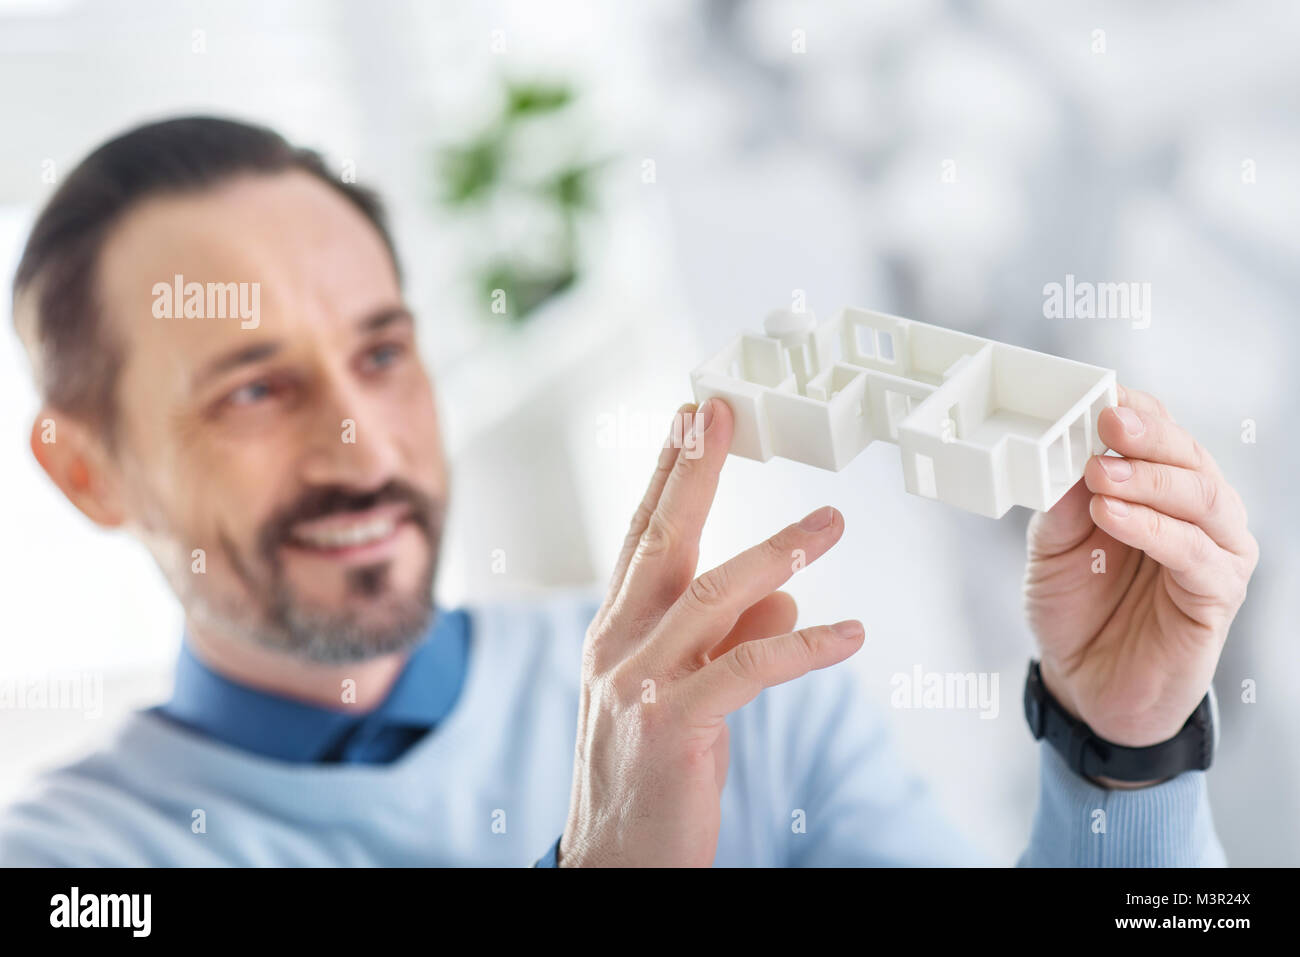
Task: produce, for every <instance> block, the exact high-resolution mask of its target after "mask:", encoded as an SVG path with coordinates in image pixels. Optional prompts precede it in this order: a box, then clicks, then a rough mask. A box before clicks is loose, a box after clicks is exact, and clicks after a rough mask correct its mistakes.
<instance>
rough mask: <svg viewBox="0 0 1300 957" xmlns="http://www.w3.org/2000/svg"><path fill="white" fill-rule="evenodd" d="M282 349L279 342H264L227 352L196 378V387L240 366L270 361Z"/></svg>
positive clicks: (209, 364)
mask: <svg viewBox="0 0 1300 957" xmlns="http://www.w3.org/2000/svg"><path fill="white" fill-rule="evenodd" d="M280 349H281V345H280V343H278V342H263V343H260V344H258V345H255V346H245V347H244V348H242V349H236V350H234V351H233V352H227V353H226V354H224V355H222V356H218V357H217V358H216V359H213V360H212V361H211V362H209V363H208V364H207V365H206V366H204V367H203V369H202V370H201V371H200V372H199V373H198V374H197V375H196V376H195V377H194V386H195V388H198V387H200V386H202V385H204V384H205V383H207V382H210V381H211V380H213V379H215V378H216V377H217V376H219V375H222V374H223V373H226V372H229V371H230V370H231V369H237V368H239V367H240V366H245V365H252V364H253V363H255V362H261V361H262V360H263V359H269V358H270V357H271V356H273V355H275V354H276V353H277V352H279V351H280Z"/></svg>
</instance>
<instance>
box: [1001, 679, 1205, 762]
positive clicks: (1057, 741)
mask: <svg viewBox="0 0 1300 957" xmlns="http://www.w3.org/2000/svg"><path fill="white" fill-rule="evenodd" d="M1216 711H1217V708H1216V706H1215V700H1214V689H1213V688H1211V689H1210V690H1209V692H1208V693H1207V694H1206V695H1205V697H1204V698H1203V699H1202V700H1201V703H1200V704H1199V705H1198V706H1197V708H1196V710H1195V711H1193V712H1192V714H1191V717H1189V718H1188V719H1187V723H1186V724H1184V725H1183V727H1182V729H1181V730H1180V731H1179V732H1178V733H1177V734H1176V735H1174V736H1173V737H1172V738H1170V739H1169V740H1168V741H1161V742H1160V743H1159V744H1153V745H1150V746H1149V747H1145V748H1128V747H1125V746H1123V745H1120V744H1111V743H1110V742H1109V741H1106V740H1104V739H1102V738H1099V737H1097V735H1095V734H1094V733H1093V731H1092V729H1091V728H1089V727H1088V726H1087V725H1086V724H1084V723H1083V722H1082V721H1079V720H1077V719H1076V718H1074V717H1072V716H1071V715H1070V714H1069V713H1068V712H1067V711H1066V710H1065V709H1064V708H1063V707H1061V705H1060V703H1059V702H1058V701H1057V700H1056V699H1055V698H1053V697H1052V695H1051V693H1050V692H1048V690H1047V686H1046V685H1044V684H1043V676H1042V673H1041V671H1040V670H1039V667H1038V662H1037V661H1031V662H1030V663H1029V675H1028V677H1027V678H1026V679H1025V720H1027V721H1028V722H1029V730H1030V731H1031V732H1032V733H1033V735H1034V738H1035V740H1042V739H1043V738H1046V739H1047V741H1048V743H1050V744H1051V745H1052V747H1054V748H1055V749H1056V750H1057V752H1059V753H1060V755H1061V756H1062V757H1063V758H1064V759H1065V762H1066V764H1067V765H1069V767H1070V768H1071V770H1073V771H1074V772H1075V773H1076V774H1081V775H1083V776H1084V777H1086V778H1111V779H1113V780H1116V781H1162V780H1165V779H1167V778H1172V777H1174V776H1175V775H1177V774H1181V773H1182V772H1184V771H1194V770H1196V771H1204V770H1205V769H1207V768H1208V767H1209V766H1210V764H1211V763H1212V762H1213V761H1214V751H1215V745H1216V738H1217V737H1218V715H1217V714H1216Z"/></svg>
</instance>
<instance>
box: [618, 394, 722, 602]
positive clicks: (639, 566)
mask: <svg viewBox="0 0 1300 957" xmlns="http://www.w3.org/2000/svg"><path fill="white" fill-rule="evenodd" d="M699 427H700V428H699V431H698V432H695V433H692V434H691V436H690V438H689V440H688V441H687V442H684V444H683V448H682V451H681V454H679V455H678V456H677V459H676V461H675V462H674V463H673V466H672V468H671V469H670V470H669V472H668V476H667V479H666V480H665V482H664V487H663V492H662V493H661V494H660V496H659V502H658V504H657V505H656V506H655V509H654V511H653V512H652V513H651V515H650V519H649V521H648V522H647V523H646V527H645V530H644V531H643V532H642V533H641V537H640V539H639V541H638V542H637V544H636V547H635V548H634V550H633V552H632V557H631V559H630V561H629V562H628V568H627V574H626V575H624V577H623V584H622V586H621V588H620V590H619V594H618V597H617V598H616V599H615V602H614V606H613V607H612V609H611V614H616V615H620V616H622V615H629V616H631V618H632V619H633V620H635V619H651V618H654V619H657V618H658V617H659V616H660V615H662V614H663V612H664V611H665V610H666V609H667V608H668V607H669V606H670V605H672V603H673V602H675V601H676V600H677V599H678V598H679V597H680V596H681V594H682V592H683V591H685V590H686V586H687V585H689V584H690V581H691V578H692V577H693V576H694V575H695V566H696V564H697V563H698V561H699V550H700V532H701V530H702V529H703V528H704V520H705V519H706V518H708V515H709V509H710V508H711V507H712V505H713V496H714V495H715V494H716V493H717V490H718V473H719V472H720V471H721V470H722V465H723V463H724V462H725V461H726V459H727V450H728V448H729V447H730V445H731V430H732V417H731V409H730V408H729V407H728V406H727V403H725V402H723V401H722V400H721V399H717V398H711V399H708V400H707V401H706V402H705V403H704V404H703V405H702V406H701V407H700V417H699Z"/></svg>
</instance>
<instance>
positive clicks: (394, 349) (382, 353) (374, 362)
mask: <svg viewBox="0 0 1300 957" xmlns="http://www.w3.org/2000/svg"><path fill="white" fill-rule="evenodd" d="M405 352H406V347H405V346H403V345H401V344H399V343H396V342H386V343H384V344H383V345H379V346H375V348H373V349H371V350H370V351H369V352H367V353H366V355H365V359H364V360H363V364H364V365H365V366H366V367H367V368H368V369H374V370H382V369H387V368H388V367H390V366H392V365H393V364H394V363H395V362H397V360H398V359H400V358H401V357H402V356H403V354H404V353H405Z"/></svg>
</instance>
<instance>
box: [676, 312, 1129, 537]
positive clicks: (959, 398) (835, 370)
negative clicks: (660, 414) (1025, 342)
mask: <svg viewBox="0 0 1300 957" xmlns="http://www.w3.org/2000/svg"><path fill="white" fill-rule="evenodd" d="M764 331H765V333H766V334H765V335H751V334H748V333H746V334H743V335H741V336H739V337H737V338H736V340H735V341H734V342H732V343H731V345H730V346H728V347H727V348H726V349H724V350H723V351H722V352H721V353H720V354H719V355H717V356H715V357H714V358H712V359H710V360H709V361H708V362H705V363H704V364H703V365H701V366H700V367H699V368H697V369H696V370H695V371H694V372H692V373H691V383H692V385H693V386H694V389H695V399H696V401H697V402H703V401H704V400H705V399H707V398H709V397H711V396H719V397H720V398H722V399H724V400H726V402H727V404H728V405H729V406H730V407H731V410H732V412H733V414H734V417H735V423H736V425H735V435H734V438H733V439H732V443H731V451H732V452H734V453H735V454H737V455H743V456H745V457H746V458H751V459H757V460H759V461H760V462H766V461H767V460H768V459H770V458H771V457H772V456H774V455H779V456H781V457H782V458H787V459H794V460H795V461H797V462H805V463H807V464H808V465H816V466H818V467H819V468H824V469H833V470H835V471H838V470H840V469H842V468H843V467H844V466H845V465H847V464H848V463H849V462H850V461H852V460H853V458H854V457H855V456H856V455H857V454H858V453H859V452H861V451H862V450H863V449H864V448H866V447H867V446H868V445H869V444H870V443H871V442H873V441H875V440H876V439H880V440H883V441H886V442H892V443H895V444H897V445H898V446H899V448H900V449H901V450H902V455H903V482H904V485H905V486H906V487H907V490H908V491H909V492H911V493H912V494H914V495H923V496H926V497H928V498H937V499H941V500H942V501H945V502H947V503H948V504H950V505H956V506H959V507H960V508H964V509H967V510H969V511H972V512H978V513H979V514H981V515H987V516H989V517H991V518H1000V517H1001V516H1003V515H1005V514H1006V512H1007V509H1009V508H1010V507H1011V506H1012V505H1024V506H1026V507H1028V508H1032V509H1038V510H1040V511H1044V510H1046V509H1049V508H1051V507H1052V506H1053V505H1055V504H1056V502H1057V501H1058V500H1059V499H1060V498H1061V496H1062V495H1064V494H1065V493H1066V492H1067V491H1068V490H1069V489H1070V487H1071V486H1072V485H1074V483H1075V482H1077V481H1078V480H1079V479H1080V478H1081V477H1082V475H1083V469H1084V466H1085V465H1086V464H1087V461H1088V457H1089V456H1090V455H1095V454H1098V453H1101V452H1104V451H1105V446H1103V445H1102V443H1101V440H1100V438H1099V437H1098V435H1097V416H1098V415H1100V414H1101V410H1102V409H1104V408H1105V407H1106V406H1108V405H1115V404H1116V392H1115V373H1114V372H1113V371H1111V370H1109V369H1101V368H1098V367H1097V366H1090V365H1084V364H1083V363H1082V362H1073V361H1071V360H1069V359H1061V358H1058V357H1056V356H1050V355H1045V354H1043V353H1041V352H1033V351H1031V350H1029V349H1021V348H1019V347H1017V346H1009V345H1004V344H1003V343H1001V342H993V341H991V340H988V339H981V338H979V337H978V336H972V335H967V334H966V333H963V332H954V331H953V330H951V329H944V328H941V327H939V326H932V325H928V324H926V323H923V322H914V321H912V320H911V319H903V318H900V317H898V316H889V315H885V314H884V313H879V312H868V311H866V310H863V309H844V310H841V312H840V313H839V315H837V316H836V317H835V318H834V319H832V320H831V321H829V322H826V323H822V324H821V325H817V323H816V320H815V319H814V318H813V317H812V315H811V314H809V313H802V314H797V313H792V312H774V313H772V314H771V315H770V316H768V318H767V321H766V322H765V323H764Z"/></svg>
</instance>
